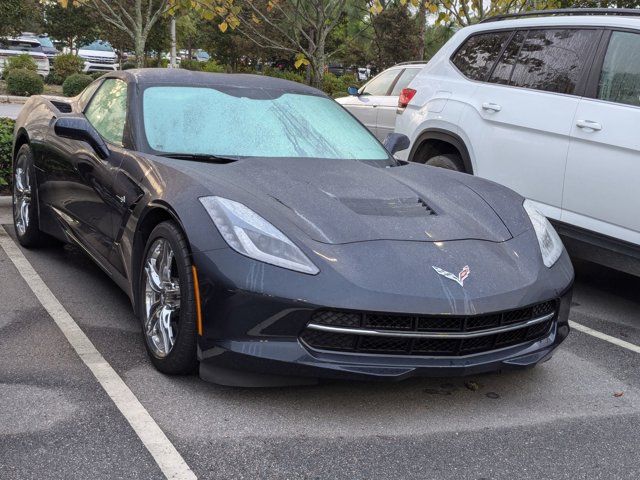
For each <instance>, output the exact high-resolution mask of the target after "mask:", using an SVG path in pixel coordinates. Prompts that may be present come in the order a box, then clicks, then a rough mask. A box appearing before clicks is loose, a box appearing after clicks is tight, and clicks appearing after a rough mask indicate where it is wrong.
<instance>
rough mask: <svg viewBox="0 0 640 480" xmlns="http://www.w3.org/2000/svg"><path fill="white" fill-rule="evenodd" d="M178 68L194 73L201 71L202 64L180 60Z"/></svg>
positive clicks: (196, 61)
mask: <svg viewBox="0 0 640 480" xmlns="http://www.w3.org/2000/svg"><path fill="white" fill-rule="evenodd" d="M180 68H184V69H185V70H194V71H196V72H200V71H202V63H201V62H199V61H198V60H187V59H185V60H181V61H180Z"/></svg>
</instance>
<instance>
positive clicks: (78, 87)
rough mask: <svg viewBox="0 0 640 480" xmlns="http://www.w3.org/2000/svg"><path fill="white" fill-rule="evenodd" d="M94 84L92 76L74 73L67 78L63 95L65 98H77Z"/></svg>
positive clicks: (63, 85)
mask: <svg viewBox="0 0 640 480" xmlns="http://www.w3.org/2000/svg"><path fill="white" fill-rule="evenodd" d="M91 82H93V77H92V76H91V75H85V74H84V73H74V74H73V75H71V76H69V77H67V79H66V80H65V81H64V83H63V84H62V94H63V95H64V96H65V97H75V96H76V95H79V94H80V92H82V91H83V90H84V89H85V88H87V86H88V85H89V84H90V83H91Z"/></svg>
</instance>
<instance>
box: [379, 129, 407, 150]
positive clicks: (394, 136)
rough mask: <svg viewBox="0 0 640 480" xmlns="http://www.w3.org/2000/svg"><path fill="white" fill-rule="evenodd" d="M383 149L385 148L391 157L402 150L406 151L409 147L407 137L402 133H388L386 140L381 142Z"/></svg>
mask: <svg viewBox="0 0 640 480" xmlns="http://www.w3.org/2000/svg"><path fill="white" fill-rule="evenodd" d="M382 145H384V148H386V149H387V150H388V151H389V153H391V155H393V154H395V153H396V152H400V151H402V150H406V149H407V148H409V146H410V145H411V141H410V140H409V137H407V136H406V135H404V134H402V133H390V134H389V135H387V138H385V139H384V142H382Z"/></svg>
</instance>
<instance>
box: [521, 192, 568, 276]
mask: <svg viewBox="0 0 640 480" xmlns="http://www.w3.org/2000/svg"><path fill="white" fill-rule="evenodd" d="M522 206H523V207H524V209H525V210H526V211H527V213H528V214H529V218H530V219H531V223H532V224H533V229H534V230H535V231H536V236H537V237H538V243H539V244H540V252H541V253H542V261H543V262H544V264H545V265H546V266H547V267H552V266H553V264H554V263H556V262H557V261H558V258H560V255H562V250H563V249H564V246H563V245H562V240H560V237H559V236H558V233H557V232H556V229H555V228H553V226H552V225H551V223H550V222H549V220H547V217H545V216H544V215H543V214H542V213H540V212H539V211H538V209H537V208H536V207H535V205H534V204H533V203H532V202H531V201H529V200H525V201H524V203H523V204H522Z"/></svg>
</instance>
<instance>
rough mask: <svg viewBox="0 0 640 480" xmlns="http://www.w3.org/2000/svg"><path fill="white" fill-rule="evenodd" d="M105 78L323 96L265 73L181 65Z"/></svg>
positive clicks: (318, 91)
mask: <svg viewBox="0 0 640 480" xmlns="http://www.w3.org/2000/svg"><path fill="white" fill-rule="evenodd" d="M105 76H106V77H107V78H109V77H112V78H113V77H116V78H123V79H126V80H128V81H133V82H135V83H137V84H139V85H141V86H152V85H185V86H189V85H193V86H212V87H216V86H218V87H219V86H227V87H244V88H264V89H273V90H284V91H287V92H291V93H306V94H312V95H323V96H326V95H325V94H324V93H322V92H321V91H320V90H317V89H315V88H312V87H309V86H307V85H304V84H302V83H298V82H292V81H290V80H284V79H281V78H275V77H269V76H266V75H251V74H246V73H208V72H194V71H191V70H186V69H181V68H141V69H132V70H123V71H117V72H113V73H108V74H107V75H105Z"/></svg>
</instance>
